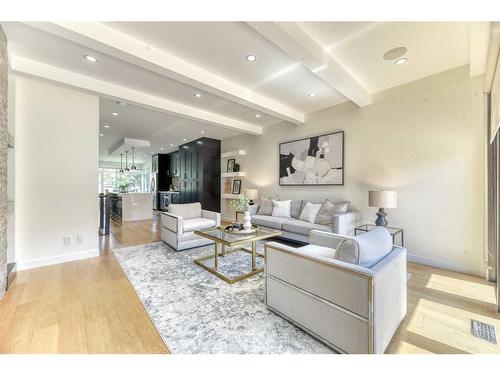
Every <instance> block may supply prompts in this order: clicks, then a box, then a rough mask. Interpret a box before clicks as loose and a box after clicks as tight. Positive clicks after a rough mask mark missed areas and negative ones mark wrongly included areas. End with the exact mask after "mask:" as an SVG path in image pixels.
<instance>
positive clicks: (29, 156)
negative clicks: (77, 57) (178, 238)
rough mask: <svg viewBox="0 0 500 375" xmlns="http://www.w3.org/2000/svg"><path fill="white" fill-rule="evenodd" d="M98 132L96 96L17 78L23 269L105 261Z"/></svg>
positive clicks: (19, 234)
mask: <svg viewBox="0 0 500 375" xmlns="http://www.w3.org/2000/svg"><path fill="white" fill-rule="evenodd" d="M98 129H99V99H98V97H97V96H92V95H88V94H84V93H81V92H79V91H75V90H72V89H68V88H64V87H59V86H56V85H53V84H51V83H46V82H42V81H37V80H33V79H29V78H21V77H17V78H16V191H15V194H16V204H15V209H16V222H15V225H16V227H15V231H16V236H15V240H16V260H17V262H18V269H25V268H32V267H36V266H41V265H46V264H53V263H60V262H64V261H68V260H73V259H79V258H85V257H89V256H97V255H99V250H98V238H97V226H98V198H97V194H98V193H97V184H98V174H97V171H98V154H99V150H98ZM63 235H71V236H72V245H71V246H67V247H65V246H63ZM77 235H83V238H84V241H83V243H78V244H77V243H76V242H77V241H76V236H77Z"/></svg>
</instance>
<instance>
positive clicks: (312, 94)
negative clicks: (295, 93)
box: [307, 92, 316, 98]
mask: <svg viewBox="0 0 500 375" xmlns="http://www.w3.org/2000/svg"><path fill="white" fill-rule="evenodd" d="M307 96H308V97H310V98H314V97H315V96H316V94H315V93H314V92H310V93H309V94H307Z"/></svg>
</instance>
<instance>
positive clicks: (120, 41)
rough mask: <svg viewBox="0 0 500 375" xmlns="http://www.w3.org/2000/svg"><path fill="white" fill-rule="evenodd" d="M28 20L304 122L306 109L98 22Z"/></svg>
mask: <svg viewBox="0 0 500 375" xmlns="http://www.w3.org/2000/svg"><path fill="white" fill-rule="evenodd" d="M27 24H28V25H30V26H33V27H35V28H38V29H40V30H43V31H46V32H49V33H51V34H53V35H56V36H58V37H61V38H64V39H66V40H70V41H72V42H75V43H78V44H80V45H83V46H85V47H87V48H91V49H93V50H96V51H99V52H102V53H105V54H107V55H110V56H112V57H115V58H118V59H120V60H123V61H126V62H128V63H130V64H133V65H136V66H139V67H141V68H144V69H147V70H150V71H152V72H155V73H158V74H161V75H163V76H166V77H168V78H171V79H174V80H176V81H179V82H182V83H184V84H187V85H190V86H193V87H196V88H198V89H200V90H203V91H206V92H209V93H211V94H214V95H217V96H220V97H222V98H224V99H227V100H230V101H233V102H235V103H238V104H241V105H244V106H247V107H250V108H252V109H254V110H256V111H259V112H262V113H266V114H268V115H270V116H274V117H277V118H280V119H282V120H285V121H288V122H291V123H293V124H302V123H304V117H305V115H304V113H302V112H300V111H297V110H295V109H294V108H291V107H289V106H286V105H284V104H282V103H279V102H277V101H275V100H273V99H271V98H269V97H266V96H263V95H261V94H258V93H256V92H254V91H252V90H249V89H248V87H244V86H241V85H239V84H237V83H235V82H232V81H229V80H227V79H225V78H223V77H221V76H218V75H216V74H214V73H212V72H209V71H207V70H204V69H202V68H200V67H198V66H197V65H194V64H191V63H189V62H187V61H185V60H182V59H180V58H178V57H176V56H174V55H171V54H169V53H167V52H165V51H163V50H160V49H158V48H155V47H152V46H149V45H147V44H145V43H144V42H141V41H140V40H137V39H134V38H132V37H130V36H128V35H126V34H124V33H121V32H119V31H117V30H115V29H113V28H111V27H108V26H106V25H103V24H101V23H99V22H50V23H49V22H27Z"/></svg>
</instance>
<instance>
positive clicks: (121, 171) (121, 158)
mask: <svg viewBox="0 0 500 375" xmlns="http://www.w3.org/2000/svg"><path fill="white" fill-rule="evenodd" d="M120 173H123V154H120Z"/></svg>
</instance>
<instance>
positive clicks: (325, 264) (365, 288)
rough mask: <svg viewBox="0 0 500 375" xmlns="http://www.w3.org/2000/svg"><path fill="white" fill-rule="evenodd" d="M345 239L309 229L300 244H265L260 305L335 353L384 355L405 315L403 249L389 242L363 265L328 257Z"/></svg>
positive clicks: (404, 264)
mask: <svg viewBox="0 0 500 375" xmlns="http://www.w3.org/2000/svg"><path fill="white" fill-rule="evenodd" d="M345 238H347V237H345V236H340V235H335V234H332V233H325V232H321V231H316V230H313V231H312V232H311V235H310V244H309V245H307V246H304V247H301V248H292V247H289V246H286V245H282V244H279V243H276V242H268V243H266V246H265V248H266V275H265V278H266V286H265V299H266V303H267V305H268V307H269V308H270V309H271V310H273V311H275V312H276V313H278V314H279V315H281V316H283V317H284V318H286V319H288V320H290V321H291V322H292V323H294V324H296V325H298V326H300V327H301V328H303V329H304V330H306V331H308V332H309V333H311V334H312V335H314V336H315V337H317V338H318V339H320V340H321V341H323V342H324V343H325V344H327V345H329V346H331V347H332V348H333V349H335V350H336V351H338V352H343V353H384V351H385V349H386V347H387V345H388V344H389V342H390V341H391V338H392V336H393V335H394V333H395V331H396V329H397V328H398V326H399V324H400V322H401V321H402V319H403V318H404V316H405V314H406V250H405V249H404V248H402V247H398V246H392V250H391V244H389V251H390V252H389V253H388V254H387V255H385V256H384V257H383V258H382V259H381V260H377V263H376V264H374V265H373V266H371V268H366V267H362V266H359V265H356V264H351V263H347V262H345V261H341V260H338V259H334V256H335V253H336V251H337V250H336V248H337V246H338V245H339V243H340V242H341V241H343V240H344V239H345ZM391 243H392V242H391Z"/></svg>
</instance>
